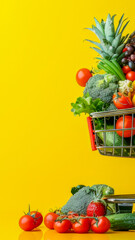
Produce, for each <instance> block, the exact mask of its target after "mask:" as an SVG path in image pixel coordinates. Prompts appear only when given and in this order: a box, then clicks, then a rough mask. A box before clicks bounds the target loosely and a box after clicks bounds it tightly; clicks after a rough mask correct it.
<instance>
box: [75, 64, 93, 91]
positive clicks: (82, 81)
mask: <svg viewBox="0 0 135 240" xmlns="http://www.w3.org/2000/svg"><path fill="white" fill-rule="evenodd" d="M91 77H92V73H91V72H90V70H89V69H87V68H82V69H80V70H79V71H78V72H77V74H76V81H77V83H78V84H79V85H80V86H82V87H85V86H86V83H87V82H88V80H89V79H90V78H91Z"/></svg>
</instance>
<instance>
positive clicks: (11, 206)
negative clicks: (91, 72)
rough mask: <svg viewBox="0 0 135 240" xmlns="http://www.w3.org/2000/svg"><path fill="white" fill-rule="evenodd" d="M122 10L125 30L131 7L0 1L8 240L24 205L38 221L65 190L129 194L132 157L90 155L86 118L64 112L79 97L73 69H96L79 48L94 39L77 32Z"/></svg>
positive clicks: (3, 210)
mask: <svg viewBox="0 0 135 240" xmlns="http://www.w3.org/2000/svg"><path fill="white" fill-rule="evenodd" d="M132 6H133V7H132ZM123 12H124V13H125V16H126V17H129V19H130V24H129V26H128V27H127V30H126V33H127V32H132V31H133V30H135V29H134V23H135V17H134V2H133V1H132V2H130V4H129V3H128V4H127V1H125V0H123V1H122V3H121V2H120V1H117V0H114V1H113V2H108V0H104V1H99V0H97V1H90V0H84V1H77V0H69V1H63V0H57V1H46V0H38V1H35V0H23V1H21V0H6V1H1V3H0V82H1V84H0V103H1V104H0V106H1V107H0V113H1V114H0V126H1V130H0V159H1V164H0V195H1V197H0V214H1V218H0V222H1V225H0V226H1V227H2V229H3V231H2V232H1V234H3V236H6V235H7V239H8V234H10V239H18V235H19V233H20V232H21V230H20V229H19V227H18V219H19V217H20V216H21V215H22V214H23V211H27V208H28V204H31V208H32V210H36V209H38V210H39V211H41V212H42V213H43V215H45V213H46V212H47V211H48V209H49V208H55V207H61V206H62V205H63V204H65V202H66V201H67V200H68V198H69V197H70V189H71V187H72V186H75V185H78V184H85V185H90V186H91V185H93V184H98V183H105V184H108V185H110V186H112V187H114V189H115V192H116V193H135V174H134V169H135V159H128V158H111V157H103V156H101V155H100V154H99V153H98V151H96V152H92V151H91V148H90V140H89V134H88V128H87V122H86V116H82V117H74V116H73V114H72V113H71V111H70V110H71V106H70V103H71V102H73V101H75V100H76V98H77V97H78V96H81V95H82V92H83V88H81V87H79V85H77V83H76V80H75V75H76V72H77V70H78V69H79V68H82V67H86V68H89V69H91V68H92V67H93V66H96V60H95V59H93V58H94V57H96V53H95V52H94V51H93V50H91V49H90V48H89V44H88V43H86V42H83V40H84V39H85V38H89V39H92V38H93V39H96V38H95V36H94V35H93V34H92V33H91V32H90V31H88V30H84V28H85V27H91V25H92V24H93V23H94V20H93V18H94V16H95V17H97V18H98V19H99V20H100V19H101V18H104V19H105V18H106V16H107V14H108V13H111V14H115V13H117V17H116V22H117V21H118V19H119V18H120V16H121V15H122V13H123ZM4 226H5V228H4ZM4 229H9V230H8V231H7V230H5V231H4ZM5 234H6V235H5ZM13 236H14V237H13Z"/></svg>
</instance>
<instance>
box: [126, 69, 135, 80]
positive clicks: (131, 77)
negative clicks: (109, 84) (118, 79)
mask: <svg viewBox="0 0 135 240" xmlns="http://www.w3.org/2000/svg"><path fill="white" fill-rule="evenodd" d="M126 79H128V80H131V81H134V80H135V72H134V71H130V72H128V73H127V74H126Z"/></svg>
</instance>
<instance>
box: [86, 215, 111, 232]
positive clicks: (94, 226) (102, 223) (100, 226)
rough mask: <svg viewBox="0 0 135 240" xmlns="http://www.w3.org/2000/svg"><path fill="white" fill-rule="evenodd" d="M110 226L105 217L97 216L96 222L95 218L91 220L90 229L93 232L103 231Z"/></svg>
mask: <svg viewBox="0 0 135 240" xmlns="http://www.w3.org/2000/svg"><path fill="white" fill-rule="evenodd" d="M110 227H111V224H110V221H109V220H108V219H107V218H106V217H99V218H98V222H97V223H96V220H95V219H93V220H92V222H91V230H92V231H93V232H95V233H105V232H107V231H108V230H109V228H110Z"/></svg>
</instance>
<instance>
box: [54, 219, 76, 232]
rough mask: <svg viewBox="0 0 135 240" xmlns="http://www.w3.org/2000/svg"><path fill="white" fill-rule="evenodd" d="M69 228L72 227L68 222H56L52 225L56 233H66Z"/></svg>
mask: <svg viewBox="0 0 135 240" xmlns="http://www.w3.org/2000/svg"><path fill="white" fill-rule="evenodd" d="M71 227H72V224H71V222H70V221H69V220H62V221H56V222H55V223H54V229H55V230H56V231H57V232H58V233H65V232H68V230H70V229H71Z"/></svg>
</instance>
